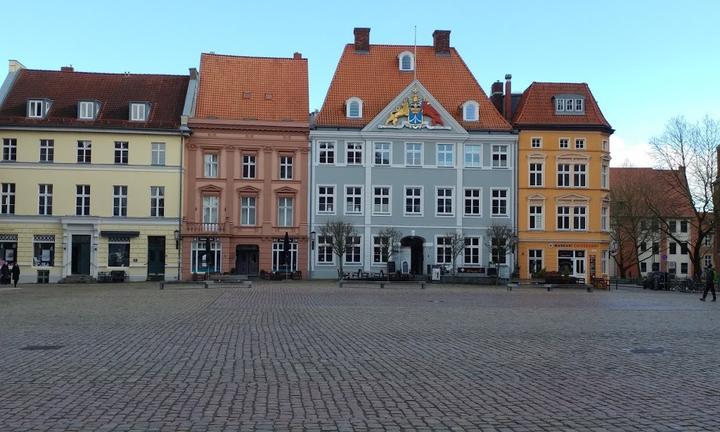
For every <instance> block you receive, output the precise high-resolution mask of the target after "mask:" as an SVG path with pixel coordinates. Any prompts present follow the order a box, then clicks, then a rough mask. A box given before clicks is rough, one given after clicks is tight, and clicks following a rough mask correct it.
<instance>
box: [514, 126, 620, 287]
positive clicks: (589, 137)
mask: <svg viewBox="0 0 720 432" xmlns="http://www.w3.org/2000/svg"><path fill="white" fill-rule="evenodd" d="M561 139H563V140H567V147H566V148H561V145H562V146H563V147H565V146H564V142H563V143H562V144H561ZM576 140H583V141H581V144H582V145H581V146H576ZM518 145H519V151H518V156H519V159H518V201H517V202H518V238H519V248H518V249H519V250H518V252H519V265H520V277H521V278H523V279H529V278H531V277H532V276H533V275H532V273H531V260H533V261H535V262H534V263H533V264H535V269H534V270H537V269H538V267H540V268H544V269H546V271H561V272H564V273H569V274H570V275H574V276H577V277H582V278H585V279H586V280H587V281H589V278H590V277H592V276H593V275H595V276H596V277H599V276H601V275H603V274H607V269H608V248H609V244H610V235H609V231H608V229H609V201H608V198H609V196H608V195H609V182H610V179H609V169H608V166H609V164H610V153H609V134H608V133H606V132H599V131H579V130H572V131H570V130H568V131H558V130H522V131H520V133H519V142H518ZM577 147H580V148H577ZM531 164H534V166H533V168H535V170H534V172H535V173H536V174H535V175H534V176H533V175H531ZM539 164H540V165H541V166H542V169H541V170H538V169H537V168H538V165H539ZM560 165H563V166H567V165H569V168H570V170H569V172H568V175H567V176H563V178H559V176H558V167H559V166H560ZM578 165H580V166H582V165H584V166H585V181H584V186H583V185H582V183H583V180H582V172H583V171H582V167H580V168H578V169H577V170H576V168H575V167H576V166H578ZM563 168H565V167H563ZM538 172H541V175H540V177H541V179H542V180H541V181H538V174H537V173H538ZM576 172H577V173H578V174H580V175H579V176H578V177H575V174H576ZM564 173H565V171H563V173H562V174H564ZM531 177H532V180H533V182H534V184H531ZM576 179H577V181H576ZM567 180H569V181H570V185H569V186H564V184H565V183H566V181H567ZM531 206H532V207H534V209H533V210H534V211H537V208H538V207H539V208H541V209H542V210H541V214H542V216H541V217H540V218H538V217H535V218H534V222H535V227H534V228H531V223H530V222H531V221H530V219H531ZM560 207H562V210H563V211H568V210H569V215H568V217H567V218H565V215H561V216H562V219H563V220H561V221H559V220H558V212H559V208H560ZM576 207H579V208H585V210H584V212H585V215H584V216H585V217H584V219H585V222H584V223H583V222H582V221H578V225H576V224H575V217H576V216H577V217H578V219H583V215H582V213H580V214H578V215H576V214H575V211H576V210H575V208H576ZM603 208H605V209H603ZM566 209H567V210H566ZM578 211H579V212H582V210H578ZM540 219H542V222H539V220H540ZM603 219H604V220H603ZM566 224H569V227H570V229H565V228H566V227H567V226H568V225H566ZM538 251H539V252H538ZM570 252H572V257H569V256H568V255H570ZM538 260H540V261H538ZM538 262H541V264H538ZM563 267H565V268H563ZM568 267H571V268H568Z"/></svg>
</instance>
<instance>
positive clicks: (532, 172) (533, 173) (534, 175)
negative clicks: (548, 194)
mask: <svg viewBox="0 0 720 432" xmlns="http://www.w3.org/2000/svg"><path fill="white" fill-rule="evenodd" d="M533 165H539V166H540V169H539V170H537V169H533ZM535 168H537V167H535ZM528 174H529V175H528V187H531V188H541V187H544V186H545V161H543V160H539V159H530V161H529V162H528ZM538 179H539V182H538ZM533 181H534V182H535V183H534V184H533Z"/></svg>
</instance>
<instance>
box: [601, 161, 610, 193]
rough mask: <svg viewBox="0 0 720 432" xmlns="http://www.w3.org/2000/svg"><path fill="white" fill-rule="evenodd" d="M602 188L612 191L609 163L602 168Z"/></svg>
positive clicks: (603, 164) (604, 163) (605, 163)
mask: <svg viewBox="0 0 720 432" xmlns="http://www.w3.org/2000/svg"><path fill="white" fill-rule="evenodd" d="M600 188H602V189H610V166H609V165H608V163H607V162H603V163H602V165H601V166H600Z"/></svg>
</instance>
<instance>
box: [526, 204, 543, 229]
mask: <svg viewBox="0 0 720 432" xmlns="http://www.w3.org/2000/svg"><path fill="white" fill-rule="evenodd" d="M538 207H539V208H540V212H539V213H537V212H535V213H533V208H538ZM533 222H534V223H535V226H533ZM543 230H545V204H544V203H542V202H537V201H530V202H529V203H528V231H543Z"/></svg>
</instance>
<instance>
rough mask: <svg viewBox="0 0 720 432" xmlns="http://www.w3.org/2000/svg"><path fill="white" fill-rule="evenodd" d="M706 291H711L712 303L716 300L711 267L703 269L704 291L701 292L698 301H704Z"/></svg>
mask: <svg viewBox="0 0 720 432" xmlns="http://www.w3.org/2000/svg"><path fill="white" fill-rule="evenodd" d="M708 291H712V295H713V299H712V301H715V300H717V296H716V295H715V271H713V268H712V266H711V265H709V266H707V268H706V269H705V291H703V296H702V297H700V301H705V297H707V295H708Z"/></svg>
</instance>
